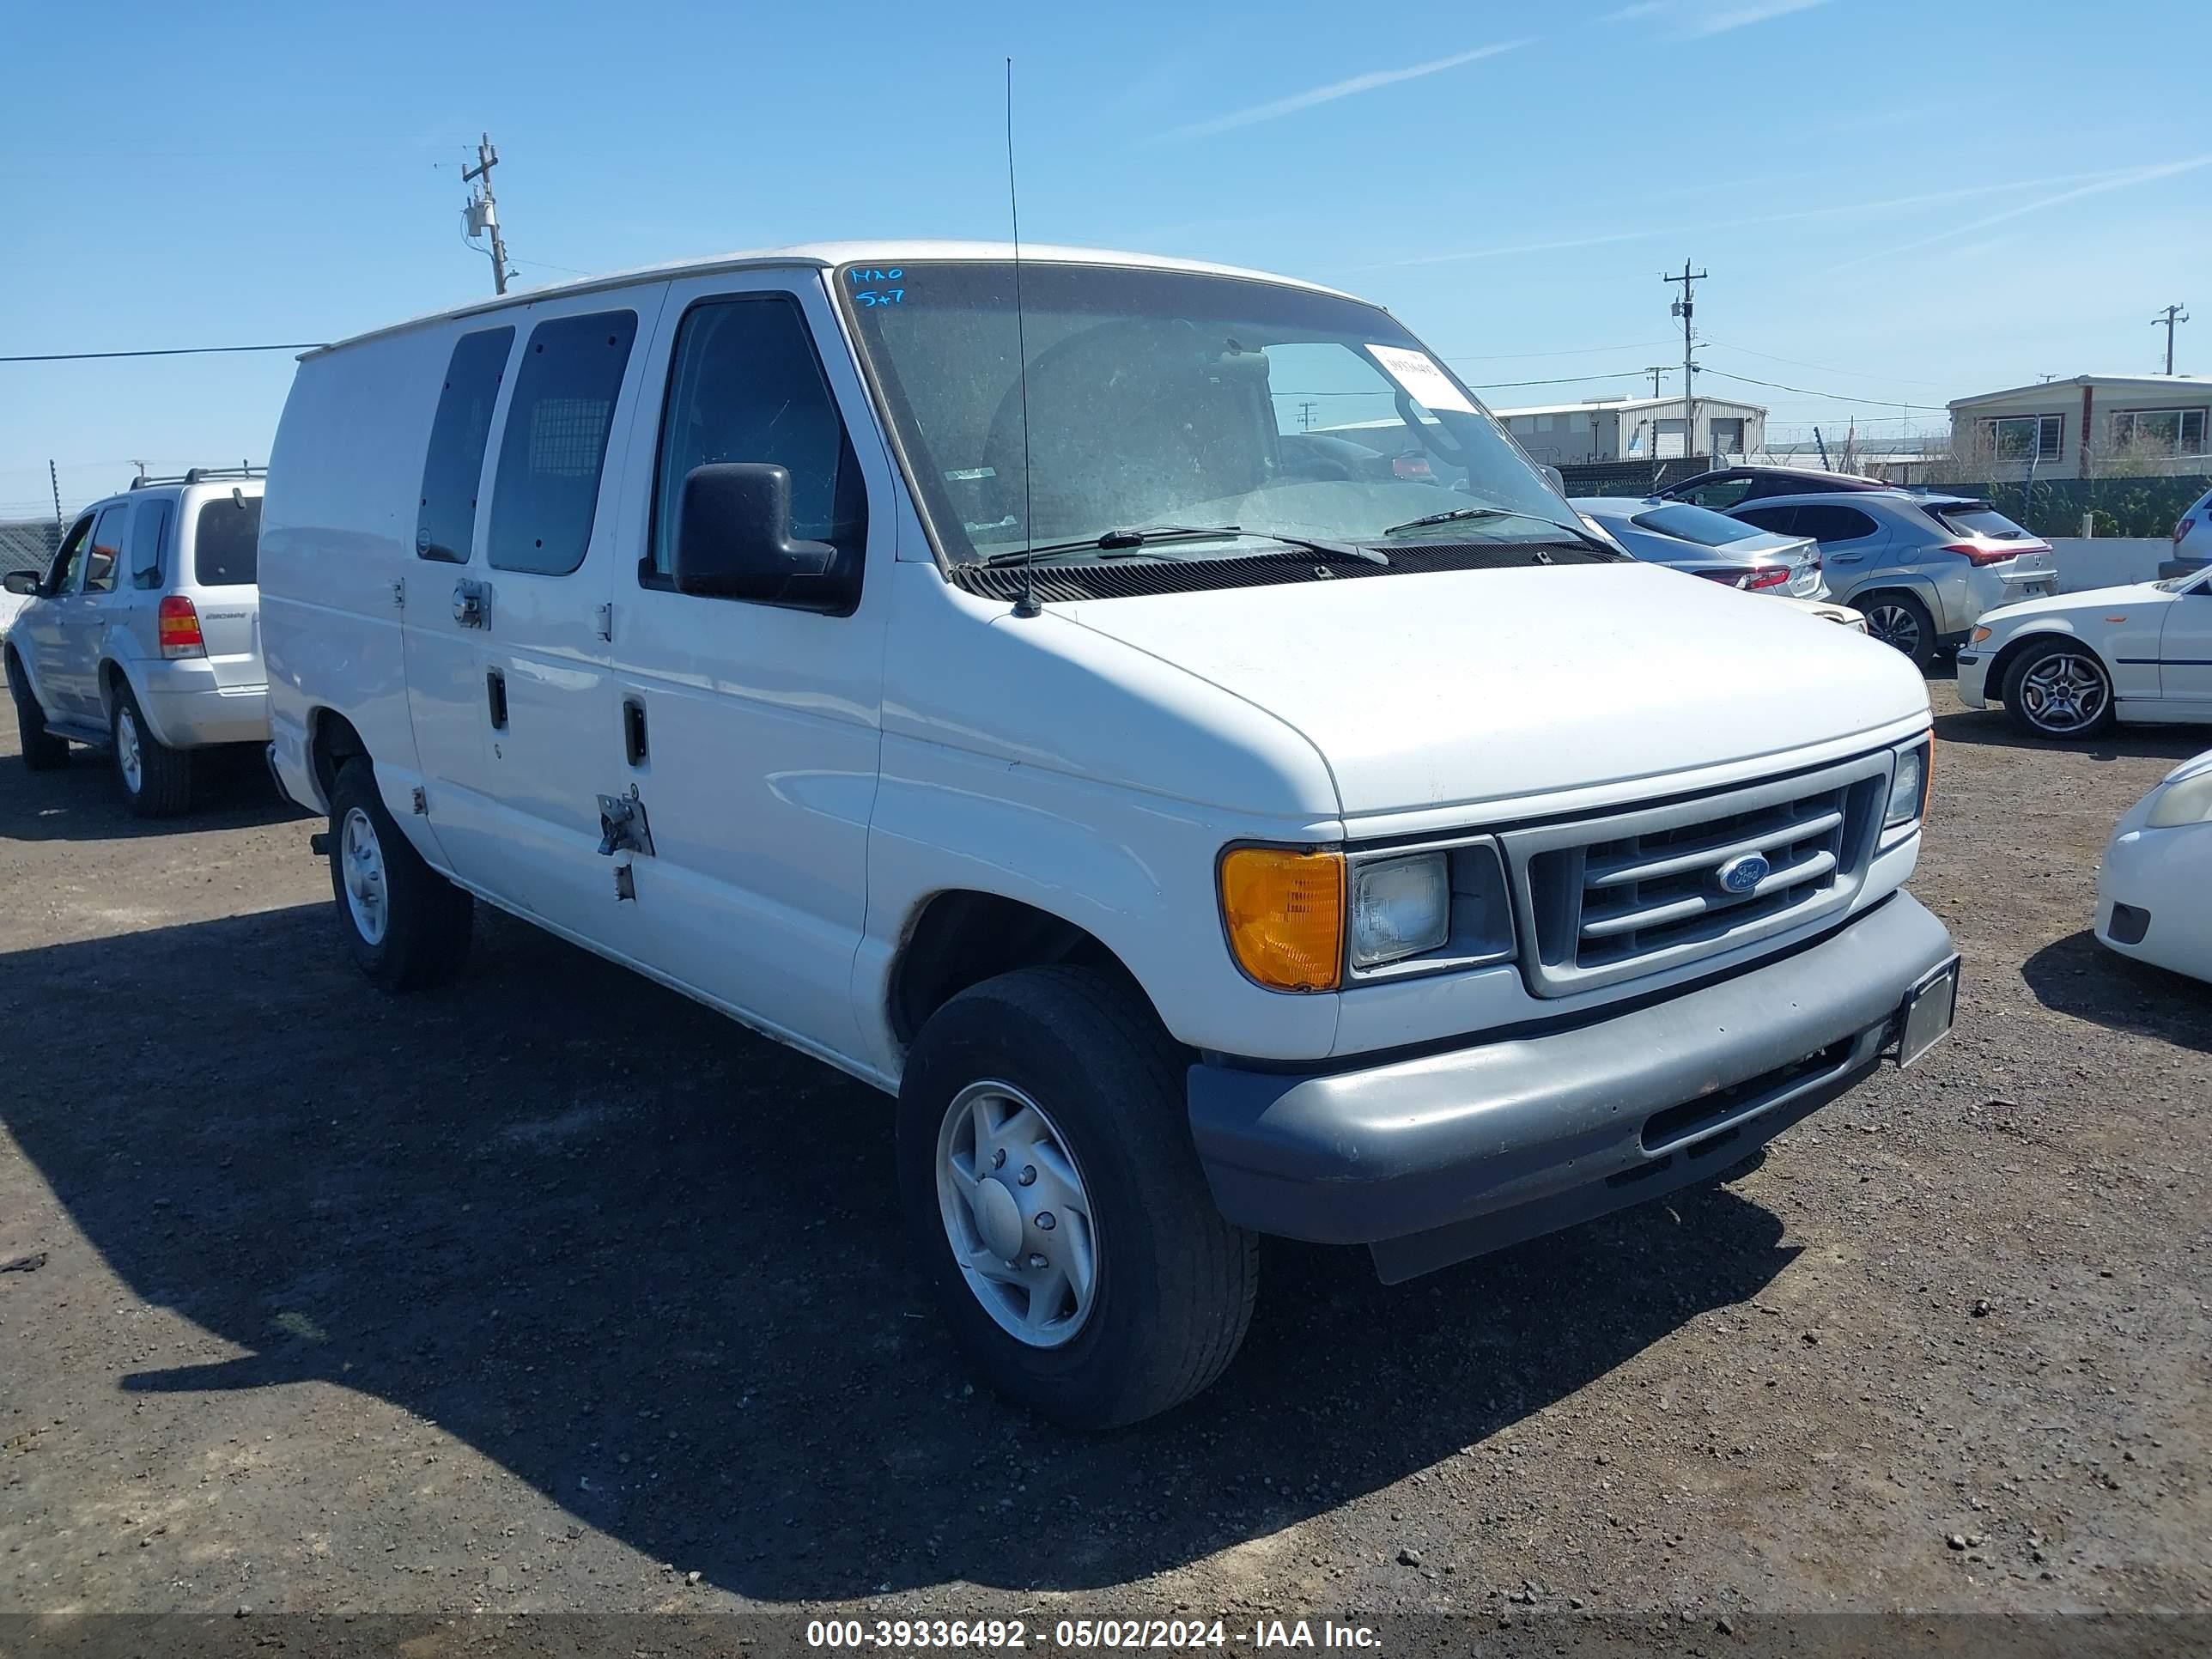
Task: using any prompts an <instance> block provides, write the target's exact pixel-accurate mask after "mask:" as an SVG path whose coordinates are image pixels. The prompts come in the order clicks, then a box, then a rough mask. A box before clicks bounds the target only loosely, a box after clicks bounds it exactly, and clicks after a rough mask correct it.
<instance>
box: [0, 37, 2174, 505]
mask: <svg viewBox="0 0 2212 1659" xmlns="http://www.w3.org/2000/svg"><path fill="white" fill-rule="evenodd" d="M188 20H189V21H188ZM9 27H10V42H9V59H10V67H11V74H10V76H9V100H8V102H7V104H6V106H5V107H4V108H0V216H4V223H5V224H6V226H7V237H6V246H7V249H8V254H7V257H6V258H0V355H4V354H9V353H18V352H33V351H50V350H103V349H128V348H132V347H142V346H170V345H198V344H230V343H251V342H258V341H272V340H273V341H289V340H320V339H328V338H333V337H338V336H341V335H343V334H346V333H349V332H351V331H357V330H360V329H362V328H365V327H368V326H371V325H375V324H377V323H380V322H384V321H388V320H391V319H394V318H398V317H401V316H406V315H410V314H412V313H416V312H420V311H423V310H428V309H432V308H435V307H440V306H442V305H446V304H449V303H453V302H455V301H462V300H466V299H470V298H472V297H475V296H476V295H478V294H480V293H482V292H483V291H485V290H486V289H488V287H489V265H488V263H487V261H486V260H485V259H484V258H483V256H482V255H481V254H480V253H477V252H471V250H470V248H468V247H467V246H465V245H464V244H463V241H462V240H461V228H460V221H459V208H460V205H461V203H462V199H463V197H464V195H465V190H464V186H463V185H462V184H461V182H460V180H459V163H460V161H461V159H462V156H463V152H464V147H465V146H466V145H470V144H472V143H473V142H474V140H475V138H476V136H477V132H478V131H480V130H483V129H487V128H488V129H489V131H490V132H491V134H492V136H493V137H494V138H495V140H496V141H497V143H498V145H499V148H500V151H501V157H502V163H501V167H500V170H499V172H498V174H497V185H498V189H499V195H500V204H501V217H502V219H503V221H504V222H505V225H506V228H507V235H508V244H509V252H510V253H511V254H512V255H513V258H514V259H515V261H516V262H517V264H518V265H519V267H520V273H521V280H522V282H523V283H526V284H532V283H549V282H558V281H561V280H563V279H564V278H565V277H567V276H568V275H569V274H571V272H572V271H587V270H608V269H613V268H618V267H622V266H625V265H632V264H645V263H651V262H653V261H658V260H662V259H667V258H681V257H684V256H687V255H693V254H705V253H710V252H719V251H722V250H726V249H730V248H736V247H751V246H766V245H771V244H775V243H780V242H787V241H793V240H805V239H810V238H822V237H840V236H847V235H869V234H887V235H910V234H911V235H952V236H986V237H1000V236H1002V235H1003V234H1004V233H1005V228H1006V189H1005V185H1006V179H1005V172H1004V157H1003V155H1002V153H1001V149H1000V143H1001V128H1000V121H1001V109H1000V82H1001V76H1002V74H1003V67H1002V64H1003V59H1004V58H1006V56H1008V55H1012V57H1013V58H1014V59H1015V64H1016V69H1015V73H1016V114H1017V120H1018V133H1019V143H1020V146H1021V155H1020V171H1021V184H1022V212H1023V229H1024V234H1025V235H1026V236H1027V237H1028V238H1030V240H1036V241H1040V242H1042V241H1048V240H1050V241H1066V242H1079V243H1086V244H1092V245H1103V246H1122V247H1133V248H1140V249H1146V250H1150V251H1154V252H1167V253H1176V254H1184V255H1189V256H1193V257H1199V258H1214V259H1220V260H1224V261H1227V262H1230V263H1234V264H1250V265H1256V266H1260V267H1262V268H1265V269H1269V270H1281V271H1285V272H1290V273H1293V274H1296V275H1300V276H1311V277H1315V278H1317V279H1320V280H1322V281H1326V282H1329V283H1334V284H1336V285H1338V286H1340V287H1344V288H1348V289H1352V290H1354V291H1356V292H1359V293H1362V294H1364V295H1368V296H1370V297H1371V298H1374V299H1376V300H1379V301H1383V303H1385V304H1387V305H1389V307H1391V308H1392V309H1393V310H1394V311H1395V313H1397V314H1398V315H1399V316H1401V318H1402V319H1405V320H1406V321H1407V324H1408V325H1410V326H1411V327H1412V328H1413V330H1414V331H1415V332H1416V333H1418V334H1419V335H1421V336H1422V337H1424V338H1425V339H1426V340H1427V341H1428V342H1429V343H1430V344H1431V346H1433V347H1434V348H1435V349H1437V351H1438V352H1439V353H1440V354H1441V355H1443V356H1446V357H1448V358H1449V359H1450V360H1451V361H1452V362H1453V363H1454V365H1455V367H1457V368H1459V369H1460V371H1461V372H1462V374H1464V375H1465V376H1466V377H1467V378H1468V380H1471V381H1474V382H1476V383H1478V384H1486V383H1493V382H1504V381H1518V380H1553V379H1555V378H1557V377H1565V376H1570V375H1588V376H1593V377H1594V378H1589V379H1583V380H1572V381H1563V382H1562V383H1560V384H1557V385H1548V386H1498V387H1496V388H1495V389H1492V390H1487V391H1486V392H1484V395H1485V396H1486V398H1488V399H1489V400H1490V401H1491V402H1492V404H1494V405H1510V404H1521V403H1540V402H1550V401H1571V400H1574V399H1577V398H1583V397H1586V396H1595V395H1598V394H1601V393H1605V392H1621V391H1628V390H1632V389H1634V388H1638V387H1642V388H1643V389H1644V390H1647V391H1648V390H1649V387H1650V379H1649V377H1648V376H1646V375H1643V374H1638V373H1637V372H1636V371H1638V370H1639V369H1641V368H1643V367H1644V365H1646V364H1653V363H1664V362H1668V361H1669V360H1670V359H1671V360H1673V361H1676V362H1679V360H1680V356H1681V352H1680V336H1679V333H1678V332H1676V331H1674V325H1673V324H1672V322H1671V320H1670V319H1669V318H1668V310H1667V307H1668V301H1669V299H1670V298H1671V297H1672V294H1673V290H1672V289H1668V288H1667V287H1665V286H1664V285H1662V283H1661V282H1660V280H1659V278H1660V275H1661V272H1662V269H1663V268H1665V267H1668V266H1669V265H1671V266H1673V267H1674V268H1676V269H1679V268H1680V264H1681V262H1682V261H1683V259H1684V258H1693V259H1695V260H1696V261H1697V262H1698V263H1699V264H1700V265H1701V266H1703V267H1704V268H1705V269H1706V270H1710V271H1711V280H1710V281H1709V282H1708V283H1706V284H1705V285H1704V286H1703V288H1702V289H1701V291H1700V295H1699V319H1698V320H1699V325H1700V332H1701V334H1702V335H1703V336H1704V337H1705V339H1706V340H1707V341H1709V342H1710V343H1708V344H1706V345H1705V346H1704V347H1702V348H1701V349H1700V352H1699V361H1700V362H1701V363H1702V364H1703V365H1704V367H1705V368H1706V369H1708V370H1711V371H1715V373H1714V374H1711V375H1709V376H1701V377H1700V380H1699V388H1700V390H1701V391H1705V392H1713V393H1715V394H1721V393H1723V392H1726V393H1730V394H1733V393H1739V392H1740V393H1743V394H1746V395H1749V396H1751V397H1753V398H1757V399H1758V400H1760V401H1764V402H1766V403H1767V404H1769V405H1770V406H1771V409H1772V411H1773V414H1772V422H1773V428H1774V429H1773V435H1774V436H1776V437H1783V436H1795V435H1798V434H1799V433H1800V432H1801V431H1802V430H1803V429H1804V428H1807V427H1808V425H1809V423H1810V422H1814V421H1818V422H1821V424H1822V426H1823V428H1824V430H1826V429H1831V428H1835V427H1838V426H1839V425H1841V424H1842V423H1844V422H1847V421H1848V420H1850V418H1851V417H1852V416H1854V415H1855V414H1856V416H1857V417H1858V420H1859V426H1860V430H1861V431H1862V433H1872V434H1876V435H1892V434H1894V433H1897V432H1898V431H1899V430H1901V429H1903V428H1904V427H1905V425H1906V424H1907V423H1910V424H1911V425H1912V426H1916V427H1925V426H1927V425H1929V424H1930V423H1931V416H1930V414H1929V411H1932V410H1935V409H1936V408H1938V407H1940V405H1941V404H1943V403H1944V402H1945V401H1946V400H1948V399H1949V398H1954V397H1958V396H1962V395H1964V394H1966V393H1968V392H1976V391H1983V390H1988V389H1990V388H1992V387H1995V386H2007V385H2012V384H2015V383H2020V382H2024V381H2027V380H2033V379H2034V378H2035V377H2036V376H2037V375H2039V374H2076V373H2081V372H2083V371H2085V370H2096V371H2100V372H2110V371H2121V372H2127V371H2141V370H2146V369H2151V368H2156V367H2157V362H2158V359H2157V355H2156V354H2157V352H2158V350H2159V349H2160V341H2161V340H2162V338H2163V336H2162V334H2161V333H2160V332H2159V331H2154V330H2153V329H2152V328H2151V327H2149V325H2148V319H2149V318H2150V316H2151V314H2152V313H2153V312H2154V311H2156V310H2158V309H2159V308H2160V307H2163V306H2165V305H2166V303H2168V302H2169V301H2188V300H2190V299H2191V298H2195V299H2197V301H2200V302H2201V303H2200V311H2201V313H2203V315H2204V318H2205V320H2204V321H2202V322H2199V323H2196V324H2193V325H2184V326H2183V328H2182V330H2181V331H2180V343H2179V361H2178V363H2177V367H2179V368H2181V369H2183V370H2184V371H2190V370H2192V369H2194V370H2197V371H2200V372H2204V373H2208V374H2212V291H2198V292H2194V293H2192V288H2194V289H2197V290H2207V289H2208V283H2207V281H2206V273H2208V272H2212V132H2208V131H2206V129H2205V127H2204V124H2203V122H2202V121H2201V120H2200V119H2198V118H2197V115H2196V113H2195V112H2197V111H2198V110H2200V109H2201V108H2202V106H2203V98H2202V90H2203V85H2204V83H2205V75H2206V66H2207V65H2208V64H2212V7H2205V6H2186V5H2182V4H2179V3H2175V0H2164V3H2129V0H2108V3H2105V4H2101V5H2098V6H2093V7H2089V6H2081V5H2078V4H2074V3H2060V0H2008V3H1994V0H1942V3H1940V4H1935V3H1929V0H1917V3H1908V0H1643V3H1631V4H1626V5H1624V4H1620V3H1615V0H1595V3H1581V0H1551V3H1547V4H1544V5H1541V6H1536V5H1521V6H1516V7H1504V6H1487V5H1482V4H1479V3H1478V4H1472V5H1471V4H1468V3H1465V0H1462V3H1458V4H1435V5H1425V4H1420V3H1411V0H1401V3H1400V4H1397V5H1394V6H1391V7H1389V8H1377V7H1369V6H1349V5H1345V4H1343V3H1340V0H1338V3H1306V0H1278V3H1271V4H1267V5H1264V6H1259V5H1255V6H1251V7H1249V8H1231V7H1228V6H1221V7H1214V8H1207V7H1194V6H1188V5H1181V6H1166V5H1158V4H1154V3H1149V0H1142V3H1132V4H1127V5H1123V6H1121V7H1117V8H1099V9H1091V8H1069V7H1063V6H1054V5H1042V4H1034V3H1032V4H1029V5H1021V6H1015V5H982V6H972V7H947V6H944V5H934V6H916V5H905V6H891V5H887V4H873V3H871V4H846V3H836V0H829V3H823V4H817V5H811V6H805V7H781V6H778V7H750V6H747V7H720V6H717V7H714V8H697V9H692V8H684V7H670V6H662V5H656V4H653V3H648V0H633V3H629V4H626V5H622V6H608V5H605V4H588V5H586V4H570V3H566V0H545V3H540V4H535V5H532V6H530V7H527V8H525V7H521V6H513V5H505V4H501V3H500V0H478V3H475V4H472V5H466V6H464V5H456V4H453V3H449V0H448V3H441V4H438V5H435V6H431V5H421V4H416V3H412V0H386V3H384V4H381V5H379V6H376V7H374V8H346V9H343V11H340V10H338V9H325V8H323V7H320V6H315V5H308V6H300V5H296V4H295V5H287V6H281V7H280V6H274V5H271V6H268V7H265V8H264V7H230V8H225V7H222V6H210V7H204V8H178V7H173V6H169V5H161V6H154V5H140V4H135V3H128V4H102V3H99V0H87V3H83V4H80V5H76V6H70V7H64V6H58V5H38V6H32V7H27V8H23V9H20V10H19V12H18V13H17V15H15V17H14V18H13V19H12V21H11V23H10V26H9ZM2200 342H2201V343H2200ZM291 368H292V365H291V362H290V359H289V356H284V355H282V354H271V355H270V356H264V357H243V358H239V357H234V358H209V357H201V358H180V359H155V360H149V361H139V362H121V363H70V364H56V365H17V364H0V516H6V517H13V516H19V515H24V514H28V513H36V512H39V511H42V510H45V509H44V507H43V505H42V504H43V503H45V502H46V499H47V486H46V461H47V459H48V458H50V457H51V458H53V459H57V460H58V461H59V462H61V463H62V464H63V465H62V492H63V495H64V503H65V504H74V503H75V502H76V501H82V500H83V499H86V498H88V497H90V496H92V495H96V494H98V493H100V492H101V491H103V490H106V489H112V488H115V487H117V486H118V485H119V484H120V483H123V482H124V481H125V480H127V479H128V477H129V476H130V471H131V468H130V462H131V460H132V459H147V460H149V461H151V462H153V463H154V464H155V465H157V466H160V467H164V468H177V467H181V466H184V465H189V464H191V463H193V462H196V461H223V460H228V459H243V458H246V457H249V456H250V457H251V458H252V459H254V460H256V461H259V460H261V459H264V457H265V456H266V454H267V453H268V447H269V441H270V435H271V434H272V433H273V431H274V429H275V426H276V418H277V416H278V414H279V412H280V411H281V410H282V408H283V398H284V393H285V390H286V388H287V386H289V380H290V376H291ZM1721 371H1725V372H1726V373H1728V374H1736V375H1742V376H1748V377H1751V378H1753V379H1756V380H1774V381H1785V382H1788V383H1790V385H1791V386H1799V387H1806V388H1811V389H1812V390H1811V393H1810V394H1808V393H1806V392H1784V391H1778V390H1771V389H1763V388H1759V387H1756V386H1748V385H1745V384H1743V383H1742V382H1741V381H1731V380H1723V379H1721V378H1719V372H1721ZM1674 378H1678V377H1670V380H1669V381H1668V385H1669V386H1670V388H1671V387H1672V386H1673V384H1674ZM1847 397H1848V398H1859V399H1864V400H1868V401H1864V402H1860V403H1856V404H1855V403H1851V402H1848V401H1846V400H1845V399H1846V398H1847ZM1900 404H1905V405H1917V406H1919V408H1920V409H1921V410H1922V411H1923V412H1922V413H1920V414H1917V415H1915V414H1913V413H1911V411H1910V410H1908V409H1906V408H1902V407H1898V406H1897V405H1900Z"/></svg>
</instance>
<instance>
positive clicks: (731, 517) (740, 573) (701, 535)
mask: <svg viewBox="0 0 2212 1659" xmlns="http://www.w3.org/2000/svg"><path fill="white" fill-rule="evenodd" d="M673 565H674V568H672V569H671V572H670V573H669V574H671V576H673V577H674V578H675V581H676V591H677V592H679V593H696V594H699V595H701V596H702V597H704V598H708V599H755V600H760V601H763V602H765V603H767V604H770V605H794V606H798V607H799V608H802V609H805V610H809V611H836V610H840V609H842V608H843V606H844V605H846V603H847V602H848V596H847V592H846V590H847V587H848V584H847V583H845V582H844V581H842V580H839V579H838V577H837V575H836V565H837V550H836V548H834V547H832V546H831V545H830V544H829V543H828V542H810V541H797V540H794V539H793V538H792V534H791V474H790V472H789V471H787V470H786V469H785V468H783V467H781V466H774V465H769V464H768V463H766V462H762V461H720V462H715V463H714V464H712V465H707V466H695V467H693V468H692V469H691V471H690V472H689V473H687V474H685V475H684V495H683V498H682V500H681V501H679V502H678V507H677V513H676V550H675V556H674V560H673Z"/></svg>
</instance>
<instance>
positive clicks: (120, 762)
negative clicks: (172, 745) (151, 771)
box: [115, 708, 145, 795]
mask: <svg viewBox="0 0 2212 1659" xmlns="http://www.w3.org/2000/svg"><path fill="white" fill-rule="evenodd" d="M144 768H145V760H144V757H143V756H142V755H141V754H140V753H139V750H138V722H137V720H135V719H133V718H132V716H131V711H130V710H129V709H127V708H118V709H117V710H116V711H115V769H116V770H117V771H118V772H120V773H121V774H122V775H123V787H125V789H128V790H129V791H130V792H131V793H132V794H134V795H135V794H137V793H138V785H139V783H140V781H142V780H143V777H144V775H145V771H144Z"/></svg>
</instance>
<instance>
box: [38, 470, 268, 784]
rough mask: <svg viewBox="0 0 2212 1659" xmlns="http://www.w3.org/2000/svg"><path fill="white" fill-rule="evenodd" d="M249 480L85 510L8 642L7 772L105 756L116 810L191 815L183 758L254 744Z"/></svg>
mask: <svg viewBox="0 0 2212 1659" xmlns="http://www.w3.org/2000/svg"><path fill="white" fill-rule="evenodd" d="M261 484H262V481H261V477H260V475H259V473H258V471H247V470H245V469H240V470H237V471H216V470H212V469H210V470H201V471H192V472H188V473H186V474H185V475H184V477H180V478H168V479H159V480H153V479H142V480H140V481H139V483H136V484H134V485H133V486H132V487H131V489H129V490H128V491H126V492H125V493H124V494H122V495H112V496H110V497H108V499H106V501H95V502H94V503H93V505H92V506H90V507H87V508H86V509H85V510H84V512H83V513H82V515H81V516H80V517H79V518H78V520H77V521H76V524H75V525H73V526H71V527H70V531H69V533H68V534H67V535H65V536H64V537H63V538H62V544H61V549H60V550H59V552H58V553H57V554H56V555H55V557H54V562H53V564H52V566H51V567H50V568H48V569H47V570H46V572H45V573H44V574H40V573H39V572H36V571H27V570H26V571H15V572H11V573H9V575H8V577H7V578H6V587H7V591H8V592H10V593H14V594H17V595H20V596H22V597H23V598H25V599H27V604H25V605H24V606H23V608H22V610H21V612H20V613H19V614H18V615H17V617H15V622H14V623H13V625H12V626H11V627H10V628H9V630H8V636H7V644H6V646H5V647H4V649H5V656H6V663H7V671H8V689H9V691H10V692H11V693H12V694H13V695H14V698H15V723H16V730H17V731H18V732H19V733H20V734H21V738H22V747H23V763H24V764H25V765H26V766H27V767H29V768H31V769H33V770H34V771H38V770H43V769H46V768H49V767H55V766H59V765H61V764H62V763H64V762H65V761H66V760H67V759H68V758H69V746H70V744H71V743H73V742H74V743H82V744H100V745H104V746H106V748H107V749H108V750H109V751H110V753H111V754H112V757H113V758H114V763H115V775H116V778H117V780H118V782H120V783H121V785H122V787H123V794H124V799H125V800H126V801H127V802H128V803H129V804H130V806H131V811H134V812H137V814H139V815H140V816H141V817H167V816H169V815H171V814H173V813H177V812H181V811H185V808H186V807H188V806H189V805H191V785H192V752H193V751H194V750H200V749H205V748H209V747H211V746H214V745H216V744H249V743H250V744H266V743H267V742H268V741H269V690H268V675H267V673H266V671H264V669H263V667H262V664H261V596H260V589H259V588H258V586H256V580H255V571H256V563H257V559H258V550H259V543H260V537H261Z"/></svg>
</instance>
